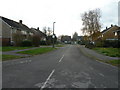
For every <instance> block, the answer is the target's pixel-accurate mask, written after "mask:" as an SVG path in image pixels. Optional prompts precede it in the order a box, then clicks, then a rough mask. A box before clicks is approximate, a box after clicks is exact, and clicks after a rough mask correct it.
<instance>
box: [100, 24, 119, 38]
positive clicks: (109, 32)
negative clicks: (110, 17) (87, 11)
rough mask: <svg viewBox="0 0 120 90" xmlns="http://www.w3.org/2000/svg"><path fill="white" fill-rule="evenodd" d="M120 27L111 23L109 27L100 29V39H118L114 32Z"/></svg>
mask: <svg viewBox="0 0 120 90" xmlns="http://www.w3.org/2000/svg"><path fill="white" fill-rule="evenodd" d="M119 29H120V27H118V26H117V25H114V26H113V25H111V27H109V28H107V27H106V29H105V30H103V31H102V34H101V38H102V40H118V34H116V35H115V32H116V31H117V30H119Z"/></svg>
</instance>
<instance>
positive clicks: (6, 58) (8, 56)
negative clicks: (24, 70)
mask: <svg viewBox="0 0 120 90" xmlns="http://www.w3.org/2000/svg"><path fill="white" fill-rule="evenodd" d="M18 58H22V57H21V56H15V55H2V61H6V60H12V59H18Z"/></svg>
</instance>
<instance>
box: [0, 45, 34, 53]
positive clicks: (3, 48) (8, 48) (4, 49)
mask: <svg viewBox="0 0 120 90" xmlns="http://www.w3.org/2000/svg"><path fill="white" fill-rule="evenodd" d="M28 48H32V47H11V46H9V47H2V50H1V51H3V52H6V51H13V50H21V49H28Z"/></svg>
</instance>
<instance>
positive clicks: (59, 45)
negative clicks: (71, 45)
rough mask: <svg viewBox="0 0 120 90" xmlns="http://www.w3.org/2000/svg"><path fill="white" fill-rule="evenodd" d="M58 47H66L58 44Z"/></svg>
mask: <svg viewBox="0 0 120 90" xmlns="http://www.w3.org/2000/svg"><path fill="white" fill-rule="evenodd" d="M56 47H64V45H61V44H58V45H56Z"/></svg>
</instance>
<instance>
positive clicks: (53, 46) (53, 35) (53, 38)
mask: <svg viewBox="0 0 120 90" xmlns="http://www.w3.org/2000/svg"><path fill="white" fill-rule="evenodd" d="M55 23H56V22H53V36H52V38H53V48H54V47H55V46H54V38H55V34H54V24H55Z"/></svg>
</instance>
